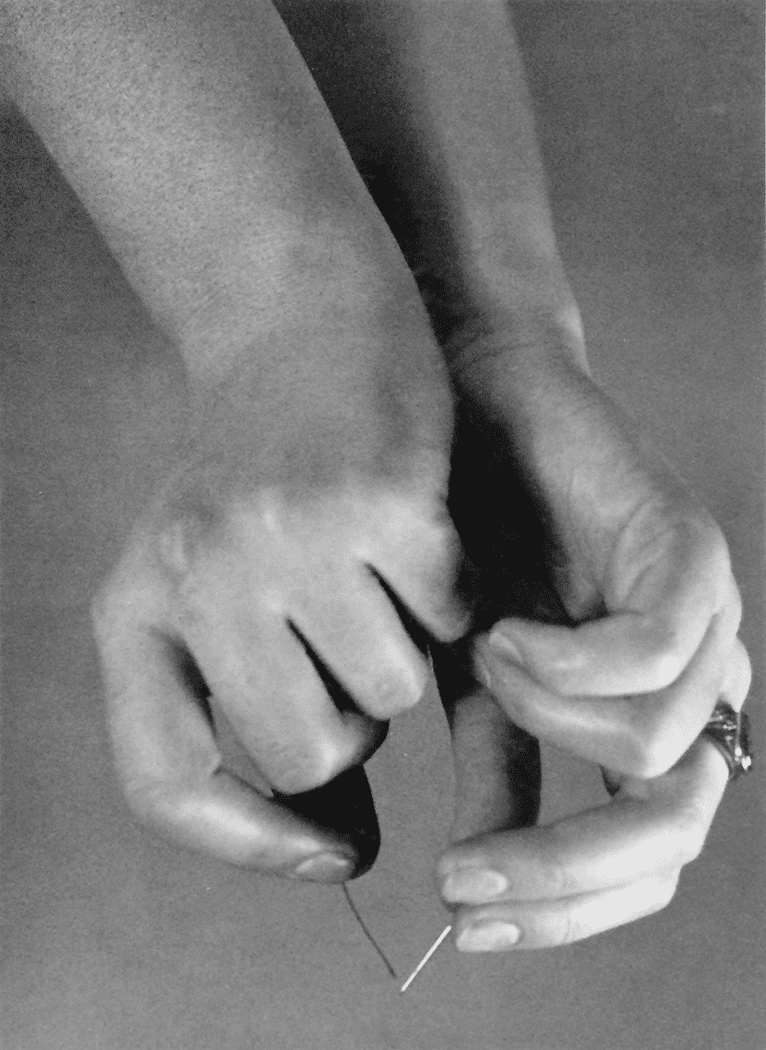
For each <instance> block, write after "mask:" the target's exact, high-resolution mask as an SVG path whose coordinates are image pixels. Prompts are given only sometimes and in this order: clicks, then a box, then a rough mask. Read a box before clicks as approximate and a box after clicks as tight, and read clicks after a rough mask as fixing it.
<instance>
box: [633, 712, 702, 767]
mask: <svg viewBox="0 0 766 1050" xmlns="http://www.w3.org/2000/svg"><path fill="white" fill-rule="evenodd" d="M688 735H689V734H688V730H687V727H686V725H685V722H684V720H683V719H680V718H679V717H678V712H677V711H675V710H674V709H673V708H672V707H670V706H669V705H668V704H661V705H660V704H657V705H654V709H653V710H652V711H646V710H644V709H639V710H638V711H636V713H635V717H634V718H633V720H632V721H631V724H630V725H629V726H628V727H627V731H626V734H625V737H624V739H623V742H622V752H623V755H624V767H625V768H623V769H621V770H620V772H622V773H627V774H630V775H631V776H635V777H638V778H639V779H641V780H652V779H654V777H659V776H662V774H663V773H667V772H668V770H669V769H671V768H672V767H673V766H674V765H675V764H676V762H677V761H678V760H679V758H680V757H681V756H682V755H683V754H684V752H685V751H686V749H687V747H688V746H689V744H690V743H691V739H687V736H688ZM693 735H694V734H693V733H692V736H693Z"/></svg>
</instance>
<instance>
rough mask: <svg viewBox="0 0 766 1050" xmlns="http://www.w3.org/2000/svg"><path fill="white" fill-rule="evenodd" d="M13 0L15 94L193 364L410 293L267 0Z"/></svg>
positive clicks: (240, 354) (195, 372)
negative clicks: (43, 0) (155, 0)
mask: <svg viewBox="0 0 766 1050" xmlns="http://www.w3.org/2000/svg"><path fill="white" fill-rule="evenodd" d="M3 10H4V15H5V18H4V22H5V26H4V29H5V31H4V34H3V36H4V45H3V59H4V61H3V65H4V67H5V69H6V70H7V75H8V82H9V88H10V92H11V94H12V96H13V98H14V99H15V101H16V102H17V104H18V105H19V107H20V108H21V110H22V111H23V112H24V113H25V114H26V115H27V117H28V118H29V119H30V121H31V123H32V124H33V126H34V127H35V129H36V130H37V132H38V133H39V134H40V136H41V137H42V139H43V141H44V142H45V144H46V145H47V147H48V148H49V149H50V151H51V153H52V154H53V156H54V157H55V159H56V161H57V162H58V164H59V165H60V167H61V168H62V170H63V172H64V174H65V175H66V177H67V178H68V180H69V181H70V183H71V185H72V186H73V188H74V189H75V191H76V192H77V193H78V195H79V196H80V198H81V199H82V200H83V202H84V203H85V205H86V207H87V208H88V210H89V212H90V214H91V215H92V217H93V218H94V220H95V221H96V223H97V225H98V226H99V228H100V230H101V232H102V233H103V235H104V237H105V238H106V240H107V242H108V244H109V246H110V248H111V249H112V251H113V253H114V255H115V256H116V258H117V260H118V261H119V263H120V264H121V266H122V268H123V270H124V272H125V274H126V275H127V277H128V279H129V280H130V281H131V283H132V284H133V286H134V287H135V288H136V290H137V291H138V293H139V295H140V296H141V298H142V300H143V301H144V303H145V304H146V305H147V307H148V308H149V309H150V310H151V312H152V313H153V315H154V317H155V318H156V319H157V320H158V322H159V323H160V324H161V325H162V326H163V327H164V329H165V330H166V331H167V332H168V333H169V334H170V336H171V337H172V338H173V339H174V340H175V341H176V342H177V344H178V345H179V346H180V348H181V350H182V352H183V353H184V356H185V359H186V362H187V365H188V366H189V369H190V372H191V374H192V376H194V377H198V378H200V379H201V380H204V379H205V378H209V377H211V376H212V377H213V378H215V377H218V376H221V375H225V374H227V373H228V371H230V370H231V369H234V370H235V371H236V370H237V369H239V368H240V367H241V366H242V365H243V364H245V363H246V362H247V361H248V360H251V359H253V358H254V357H255V358H258V356H259V355H258V349H259V347H258V344H259V341H260V343H261V344H262V345H261V349H262V351H263V352H262V353H261V354H260V356H261V357H263V355H264V354H265V353H266V350H265V349H263V344H265V343H267V342H268V341H269V340H271V342H272V344H273V337H274V333H275V332H279V333H281V336H282V337H284V335H285V333H292V337H291V341H292V342H293V343H294V344H295V345H300V346H302V351H301V352H302V354H303V355H311V354H312V352H314V353H320V352H325V351H326V350H327V347H328V346H332V345H335V344H337V343H338V342H339V341H340V342H342V336H341V337H340V338H339V334H338V328H339V321H338V318H339V316H340V317H346V318H360V317H362V316H363V315H365V314H367V315H369V313H370V312H371V310H372V308H373V304H374V309H375V310H377V312H378V313H381V312H383V313H385V312H386V311H387V310H388V311H389V312H390V313H392V314H394V315H397V316H399V315H401V312H402V304H403V303H404V304H407V303H414V301H415V299H416V298H417V295H416V292H415V290H414V283H412V282H410V283H407V274H406V269H405V268H404V267H403V265H402V264H401V261H400V259H399V258H398V252H397V249H396V245H395V243H394V240H393V238H392V237H391V236H390V234H389V232H388V230H387V229H386V227H385V224H384V223H383V221H382V219H381V218H380V216H379V215H378V213H377V212H376V211H375V209H374V208H373V207H371V206H370V204H369V201H368V198H367V194H366V190H365V188H364V185H363V183H362V181H361V179H360V178H359V176H358V174H357V172H356V170H355V169H354V166H353V164H352V162H351V160H350V158H349V156H348V154H347V152H346V150H345V148H344V146H343V143H342V141H341V139H340V137H339V136H338V134H337V131H336V129H335V127H334V125H333V123H332V120H331V118H330V116H329V114H328V113H327V110H326V108H325V106H324V103H323V102H322V99H321V97H320V95H319V93H318V91H317V90H316V87H315V85H314V84H313V81H312V80H311V77H310V75H309V74H308V72H307V70H306V69H305V66H304V64H303V62H302V59H301V58H300V55H299V53H298V52H297V50H296V48H295V47H294V45H293V43H292V41H291V39H290V37H289V35H288V34H287V32H286V30H285V29H284V26H283V25H282V23H281V21H280V19H279V17H278V16H277V14H276V12H275V11H274V9H273V8H272V6H271V4H270V3H267V2H265V0H234V2H233V3H229V4H226V5H225V6H224V5H220V4H218V3H215V2H209V3H208V2H205V0H201V2H197V3H193V4H189V3H184V2H182V0H163V3H161V4H143V3H140V2H139V0H126V2H125V3H122V4H120V5H112V4H111V3H109V2H108V0H72V2H70V3H68V4H66V5H41V4H38V3H36V2H35V0H6V2H5V6H4V9H3ZM381 275H384V277H385V283H386V285H387V288H386V289H385V290H384V289H383V288H382V287H381ZM402 275H404V276H402ZM413 309H415V310H416V309H417V307H415V306H413ZM341 327H342V325H341ZM309 330H310V333H311V334H310V336H309ZM323 331H324V332H326V340H323V338H322V334H321V333H322V332H323ZM323 342H325V343H326V345H325V346H318V345H317V344H321V343H323ZM312 348H315V349H312ZM272 364H273V367H274V368H277V367H278V362H277V361H273V362H272ZM295 367H296V362H295V361H294V360H293V361H291V362H290V368H291V369H292V370H294V369H295Z"/></svg>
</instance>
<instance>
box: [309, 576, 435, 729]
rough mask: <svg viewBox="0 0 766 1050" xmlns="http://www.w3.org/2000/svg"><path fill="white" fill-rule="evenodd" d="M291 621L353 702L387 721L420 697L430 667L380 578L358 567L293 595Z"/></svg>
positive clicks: (409, 706) (411, 705) (370, 713)
mask: <svg viewBox="0 0 766 1050" xmlns="http://www.w3.org/2000/svg"><path fill="white" fill-rule="evenodd" d="M290 619H291V621H292V622H293V623H294V624H295V626H296V627H297V628H298V629H299V631H300V633H301V635H302V636H303V637H304V638H305V639H306V640H307V641H308V643H309V645H310V646H311V647H312V648H313V649H314V650H315V651H316V653H317V655H318V657H319V658H320V659H321V660H322V661H323V663H324V664H325V665H326V666H327V667H328V668H329V670H330V671H331V672H332V674H333V676H334V677H335V678H337V680H338V681H339V682H340V683H341V684H342V686H343V687H344V689H345V690H346V691H347V692H348V694H349V696H351V697H353V700H354V701H355V703H356V704H357V705H358V706H359V707H360V708H361V709H362V710H364V711H366V712H367V713H368V714H369V715H371V716H373V717H374V718H377V719H389V718H392V717H393V716H394V715H396V714H399V713H400V712H402V711H405V710H407V709H408V708H411V707H413V706H414V705H415V704H416V703H417V702H418V700H420V698H421V697H422V695H423V693H424V691H425V688H426V684H427V682H428V679H429V677H430V671H429V667H428V663H427V660H426V658H425V657H424V656H423V654H422V653H421V652H420V651H419V650H418V648H417V647H416V645H415V643H414V642H413V641H412V639H411V638H410V637H409V636H408V634H407V632H406V630H405V628H404V626H403V624H402V621H401V620H400V618H399V616H398V614H397V612H396V609H395V608H394V606H393V605H392V603H391V602H390V601H389V599H388V597H387V595H386V593H385V592H384V590H383V589H382V587H381V586H380V584H379V583H378V580H377V579H376V578H375V577H374V576H373V575H372V574H370V573H368V572H366V571H365V572H363V571H362V570H361V569H360V570H359V571H358V574H357V576H356V577H355V578H348V577H346V578H344V579H342V580H340V581H338V582H337V584H336V586H335V587H334V588H333V590H332V592H331V593H328V592H327V591H325V592H324V593H322V592H319V593H317V591H316V590H314V591H312V592H311V593H308V594H306V595H298V596H296V597H295V598H294V604H293V606H292V607H291V610H290Z"/></svg>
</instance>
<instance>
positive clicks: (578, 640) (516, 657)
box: [489, 539, 741, 696]
mask: <svg viewBox="0 0 766 1050" xmlns="http://www.w3.org/2000/svg"><path fill="white" fill-rule="evenodd" d="M720 545H721V548H720V549H717V548H716V549H715V550H713V551H709V550H702V549H700V547H699V546H695V548H694V549H692V550H687V551H686V552H685V555H684V556H682V554H683V553H684V552H680V551H678V552H676V553H677V555H678V560H677V561H676V562H675V564H672V565H671V564H668V561H667V560H663V561H659V562H658V563H657V564H655V565H653V566H652V567H651V568H650V569H649V570H648V571H647V572H646V573H644V574H643V578H642V579H640V580H639V581H637V583H636V586H635V587H634V588H633V590H632V593H630V594H629V595H627V596H626V598H625V599H624V605H623V607H622V608H621V607H619V604H618V602H619V598H618V599H613V604H614V605H615V606H616V607H615V608H614V610H613V611H609V612H608V614H607V615H606V616H604V617H603V618H601V619H597V620H591V621H587V622H585V623H581V624H577V625H575V626H560V625H555V624H549V623H535V622H531V621H528V620H521V619H517V618H512V619H508V620H503V621H501V622H500V623H498V624H496V625H495V627H494V628H493V629H492V631H491V632H490V635H489V644H490V645H491V646H492V647H493V649H494V650H495V652H496V653H497V655H498V656H499V657H504V658H506V659H509V660H511V661H512V662H514V663H516V664H517V665H519V666H521V667H523V668H524V669H525V670H526V671H527V673H528V674H529V675H530V676H531V677H532V678H534V679H535V680H536V681H537V682H539V683H540V684H541V685H543V686H545V687H546V688H548V689H550V690H552V691H553V692H556V693H559V694H562V695H565V696H572V695H575V694H580V695H590V696H611V695H615V694H628V693H648V692H656V691H657V690H659V689H664V688H665V687H666V686H668V685H670V684H671V683H672V682H674V681H675V680H676V679H677V678H678V677H679V675H680V674H681V672H682V671H683V670H684V668H685V667H686V665H687V663H688V662H689V660H690V659H691V657H692V656H693V655H694V653H695V652H696V651H697V649H698V648H699V645H700V643H701V642H702V639H703V637H704V636H705V633H706V631H707V629H708V626H709V624H710V620H711V618H712V617H713V615H715V614H716V613H717V612H720V613H721V615H722V618H723V619H724V620H725V621H726V623H725V627H726V631H727V632H728V633H729V634H730V635H731V637H734V635H735V634H736V632H737V628H738V626H739V621H740V618H741V601H740V597H739V591H738V590H737V586H736V584H735V582H734V579H733V577H732V575H731V571H730V569H729V563H728V551H727V550H726V545H725V543H724V542H723V540H722V539H721V541H720ZM608 604H609V603H607V605H608Z"/></svg>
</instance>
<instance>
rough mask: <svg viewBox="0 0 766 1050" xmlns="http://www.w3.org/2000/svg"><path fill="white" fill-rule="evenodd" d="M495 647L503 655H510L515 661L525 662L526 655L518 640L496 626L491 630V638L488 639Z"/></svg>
mask: <svg viewBox="0 0 766 1050" xmlns="http://www.w3.org/2000/svg"><path fill="white" fill-rule="evenodd" d="M487 641H488V642H489V644H490V645H491V646H492V648H493V649H496V650H497V651H498V652H499V653H502V655H503V656H510V658H511V659H512V660H513V661H514V663H518V664H523V663H524V655H523V653H522V652H521V650H520V649H519V647H518V645H517V644H516V642H515V641H514V640H513V638H511V637H510V636H509V635H507V634H506V633H505V631H502V630H500V629H499V628H497V627H495V628H494V629H493V630H491V631H490V632H489V638H488V639H487Z"/></svg>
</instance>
